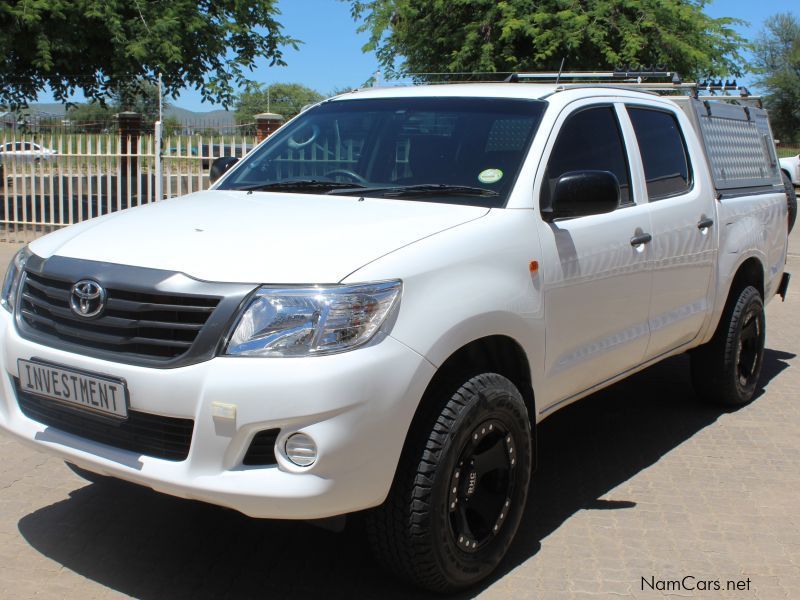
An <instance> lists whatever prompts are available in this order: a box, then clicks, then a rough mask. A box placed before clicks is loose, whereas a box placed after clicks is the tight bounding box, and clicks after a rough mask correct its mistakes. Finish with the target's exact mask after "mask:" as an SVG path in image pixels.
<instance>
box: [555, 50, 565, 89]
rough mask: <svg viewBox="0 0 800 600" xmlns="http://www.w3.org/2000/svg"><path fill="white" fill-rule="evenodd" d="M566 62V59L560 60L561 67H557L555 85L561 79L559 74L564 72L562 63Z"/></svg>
mask: <svg viewBox="0 0 800 600" xmlns="http://www.w3.org/2000/svg"><path fill="white" fill-rule="evenodd" d="M565 60H567V57H566V56H565V57H563V58H562V59H561V66H560V67H558V75H556V85H558V80H559V79H561V73H563V72H564V61H565Z"/></svg>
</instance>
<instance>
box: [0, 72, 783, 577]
mask: <svg viewBox="0 0 800 600" xmlns="http://www.w3.org/2000/svg"><path fill="white" fill-rule="evenodd" d="M684 100H685V101H684V102H680V103H679V102H676V101H672V100H670V99H668V98H663V97H658V96H655V95H652V94H647V93H643V92H639V91H632V90H629V89H615V88H609V87H592V86H585V85H584V86H578V87H574V88H573V87H569V86H566V87H565V86H559V87H556V86H554V85H545V84H521V83H497V84H471V85H470V84H465V85H446V86H421V87H408V88H398V89H377V88H376V89H371V90H367V91H363V92H357V93H352V94H346V95H344V96H340V97H337V98H334V99H330V100H327V101H324V102H322V103H320V104H318V105H317V106H315V107H313V108H310V109H308V110H307V111H305V112H303V113H301V114H300V115H299V116H297V117H296V118H295V119H294V120H292V121H290V122H289V123H287V124H286V125H285V126H283V127H282V128H281V129H279V130H278V131H277V132H275V133H274V134H273V135H272V136H271V137H269V138H267V140H266V141H264V142H263V143H262V144H261V145H259V146H258V147H257V148H255V149H254V150H253V151H252V152H250V153H249V154H248V155H247V156H246V157H245V158H244V159H242V160H241V161H240V162H239V163H238V164H235V165H233V166H232V167H231V168H229V170H227V172H225V173H224V174H223V175H222V177H221V178H220V179H219V180H218V181H217V182H216V183H215V185H214V186H213V188H212V189H211V190H209V191H205V192H198V193H195V194H192V195H189V196H186V197H182V198H177V199H173V200H169V201H165V202H158V203H156V204H151V205H148V206H143V207H140V208H134V209H130V210H125V211H121V212H116V213H112V214H109V215H106V216H102V217H99V218H97V219H93V220H91V221H88V222H85V223H81V224H78V225H74V226H72V227H68V228H66V229H63V230H60V231H57V232H55V233H51V234H50V235H47V236H45V237H42V238H39V239H37V240H36V241H34V242H32V243H31V244H30V245H29V246H28V247H26V248H25V249H23V250H22V251H20V253H19V254H18V255H17V256H16V257H15V258H14V260H13V262H12V264H11V265H10V267H9V270H8V273H7V275H6V279H5V282H4V284H3V288H2V298H1V299H0V302H1V303H2V306H3V308H0V358H1V359H2V365H3V369H4V376H3V377H2V379H0V428H2V429H4V430H5V431H7V432H9V433H10V434H11V435H13V436H15V437H16V438H18V439H20V440H22V441H24V442H26V443H28V444H31V445H32V446H34V447H36V448H38V449H40V450H43V451H45V452H49V453H51V454H55V455H57V456H60V457H62V458H63V459H64V460H65V461H67V462H68V463H70V464H72V465H74V466H75V468H76V469H77V470H78V471H79V472H81V473H85V474H87V477H89V478H91V477H95V476H96V475H98V474H99V475H104V476H111V477H116V478H120V479H124V480H127V481H130V482H134V483H137V484H141V485H144V486H148V487H151V488H153V489H155V490H158V491H160V492H164V493H167V494H174V495H176V496H181V497H185V498H193V499H197V500H202V501H206V502H210V503H213V504H218V505H221V506H226V507H230V508H233V509H236V510H238V511H241V512H243V513H245V514H247V515H251V516H253V517H259V518H279V519H321V518H327V517H337V516H341V515H347V514H348V513H353V512H356V511H364V510H366V511H367V524H368V532H369V537H370V540H371V541H372V543H373V545H374V548H375V553H376V555H377V556H378V557H379V558H380V559H381V560H382V561H383V562H384V563H385V564H386V565H387V567H388V568H390V569H391V570H393V571H394V572H396V573H398V574H399V575H401V576H403V577H405V578H407V579H409V580H411V581H413V582H415V583H416V584H418V585H420V586H423V587H427V588H430V589H434V590H439V591H450V590H454V589H458V588H463V587H465V586H468V585H471V584H474V583H475V582H477V581H480V580H481V579H483V578H485V577H486V576H487V575H488V574H489V573H490V572H491V571H492V570H493V569H495V567H497V565H498V564H499V563H500V561H501V559H502V558H503V556H504V555H505V553H506V551H507V549H508V547H509V545H510V544H511V541H512V539H513V538H514V534H515V532H516V530H517V526H518V524H519V522H520V518H521V516H522V512H523V509H524V507H525V504H526V497H527V494H528V488H529V483H530V480H531V475H532V465H534V464H535V454H536V435H535V434H536V427H537V424H538V423H540V422H541V421H542V420H543V419H545V418H547V417H548V416H549V415H551V414H553V413H554V412H555V411H556V410H558V409H560V408H562V407H564V406H567V405H568V404H570V403H572V402H574V401H576V400H578V399H580V398H582V397H584V396H587V395H589V394H591V393H592V392H594V391H596V390H598V389H600V388H602V387H604V386H608V385H610V384H611V383H613V382H615V381H618V380H620V379H622V378H624V377H626V376H628V375H630V374H631V373H634V372H636V371H639V370H641V369H644V368H646V367H647V366H648V365H652V364H653V363H655V362H657V361H660V360H662V359H664V358H666V357H669V356H672V355H675V354H678V353H682V352H685V351H687V350H693V352H692V365H693V379H694V382H695V385H696V387H697V393H698V396H699V397H700V398H702V399H704V400H709V401H715V402H722V403H727V404H730V405H741V404H744V403H747V402H749V401H750V400H751V399H752V398H753V397H754V394H755V393H756V390H757V386H758V380H759V374H760V370H761V364H762V358H763V352H764V335H765V326H766V323H765V316H764V305H765V303H766V302H768V301H770V300H771V299H772V298H773V297H774V296H775V295H776V294H781V295H784V294H785V293H786V288H787V286H788V280H789V277H788V274H786V273H784V265H785V262H786V253H787V231H788V225H787V198H786V195H785V193H784V189H783V187H782V185H781V179H780V172H779V171H778V169H777V164H776V161H775V157H774V155H768V146H765V145H764V144H763V143H762V141H763V139H764V138H763V136H764V135H768V132H769V125H768V123H767V121H766V115H765V113H763V111H758V110H757V109H750V111H749V112H748V111H746V110H744V109H742V108H741V107H734V106H727V105H721V104H720V105H718V104H717V103H714V102H707V103H702V102H699V101H696V100H690V99H688V98H687V99H684ZM718 113H719V114H718ZM719 118H723V119H724V121H725V122H724V123H723V125H724V127H723V131H724V132H730V135H731V136H732V138H731V139H730V140H728V139H727V138H726V137H725V136H726V135H728V134H727V133H723V135H715V136H712V137H708V136H706V135H704V133H705V132H706V128H707V127H711V128H712V130H713V128H714V127H717V126H718V125H719V123H718V120H719ZM728 144H731V145H734V144H735V150H736V152H735V155H736V157H737V158H738V160H737V161H733V162H731V163H730V164H729V163H727V162H725V161H727V160H728V157H729V156H731V153H730V152H729V151H728V150H729V148H727V145H728ZM219 161H221V162H217V163H215V167H214V169H212V172H213V174H214V177H217V176H219V175H220V173H222V172H223V171H224V170H225V168H224V167H230V166H231V163H232V162H234V161H233V160H232V159H219ZM731 418H736V417H735V416H731ZM609 443H613V440H609ZM665 485H671V483H668V484H665ZM145 526H146V525H145ZM309 551H313V550H309Z"/></svg>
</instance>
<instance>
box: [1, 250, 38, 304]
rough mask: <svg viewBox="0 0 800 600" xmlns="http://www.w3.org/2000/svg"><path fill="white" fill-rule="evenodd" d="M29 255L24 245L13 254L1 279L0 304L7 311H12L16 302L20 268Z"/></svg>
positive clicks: (20, 275)
mask: <svg viewBox="0 0 800 600" xmlns="http://www.w3.org/2000/svg"><path fill="white" fill-rule="evenodd" d="M30 255H31V253H30V250H28V247H27V246H25V247H24V248H23V249H22V250H20V251H19V252H17V253H16V254H15V255H14V258H12V259H11V263H10V264H9V265H8V270H7V271H6V277H5V279H3V290H2V296H0V305H2V306H3V308H5V309H6V310H7V311H9V312H14V304H16V301H17V289H19V280H20V278H21V277H22V270H23V268H24V267H25V262H26V261H27V260H28V257H29V256H30Z"/></svg>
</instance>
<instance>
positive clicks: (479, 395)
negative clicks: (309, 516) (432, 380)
mask: <svg viewBox="0 0 800 600" xmlns="http://www.w3.org/2000/svg"><path fill="white" fill-rule="evenodd" d="M439 406H440V408H439V409H438V410H437V411H435V412H436V413H437V414H435V415H434V416H433V418H432V419H430V420H428V422H427V423H420V426H419V427H416V428H415V430H413V431H411V432H410V433H409V440H408V443H407V448H406V451H405V452H404V454H403V457H402V458H401V462H400V465H399V467H398V472H397V475H396V477H395V483H394V485H393V487H392V490H391V492H390V493H389V497H388V498H387V500H386V502H385V503H384V504H383V505H382V506H380V507H379V508H377V509H374V510H373V511H371V512H370V513H369V514H368V516H367V531H368V534H369V538H370V541H371V543H372V545H373V547H374V548H375V551H376V553H377V555H378V557H379V559H380V560H381V561H382V562H383V563H384V565H385V566H386V567H388V568H389V569H390V570H392V571H394V572H395V573H396V574H397V575H399V576H400V577H402V578H404V579H406V580H409V581H411V582H412V583H414V584H416V585H418V586H421V587H425V588H428V589H431V590H435V591H440V592H446V591H453V590H456V589H459V588H463V587H467V586H469V585H472V584H474V583H476V582H478V581H480V580H481V579H484V578H485V577H486V576H487V575H489V574H490V573H491V572H492V571H493V570H494V569H495V568H496V567H497V565H498V564H499V563H500V561H501V559H502V558H503V556H504V555H505V554H506V551H507V550H508V547H509V545H510V544H511V541H512V539H513V537H514V534H515V533H516V531H517V527H518V526H519V521H520V518H521V516H522V512H523V509H524V506H525V500H526V498H527V493H528V484H529V482H530V471H531V461H532V447H531V431H530V421H529V417H528V411H527V408H526V406H525V402H524V400H523V398H522V395H521V394H520V392H519V390H517V388H516V387H515V386H514V384H513V383H511V381H509V380H508V379H506V378H505V377H503V376H501V375H497V374H494V373H485V374H482V375H478V376H475V377H472V378H471V379H469V380H468V381H466V382H465V383H464V384H463V385H461V387H460V388H459V389H458V391H456V392H455V393H454V394H453V395H452V396H451V397H449V398H444V399H441V401H440V405H439ZM431 421H432V422H431Z"/></svg>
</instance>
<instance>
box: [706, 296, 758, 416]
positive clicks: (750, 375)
mask: <svg viewBox="0 0 800 600" xmlns="http://www.w3.org/2000/svg"><path fill="white" fill-rule="evenodd" d="M732 300H735V301H733V302H729V303H728V306H726V307H725V312H724V313H723V315H722V319H721V320H720V323H719V326H718V327H717V331H716V333H715V334H714V337H713V338H712V339H711V341H710V342H709V343H708V344H705V345H704V346H701V347H700V348H697V349H695V350H694V351H693V352H692V381H693V383H694V387H695V390H696V391H697V393H698V395H699V396H700V397H701V398H702V399H704V400H710V401H712V402H717V403H722V404H728V405H732V406H740V405H742V404H746V403H748V402H750V400H752V399H753V396H754V395H755V392H756V387H757V386H758V379H759V377H760V375H761V364H762V362H763V359H764V342H765V339H766V338H765V329H766V320H765V317H764V301H763V300H762V298H761V294H760V293H759V291H758V290H757V289H756V288H754V287H753V286H747V287H745V288H744V289H742V290H741V291H740V292H739V293H738V294H737V295H736V297H735V298H732Z"/></svg>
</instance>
